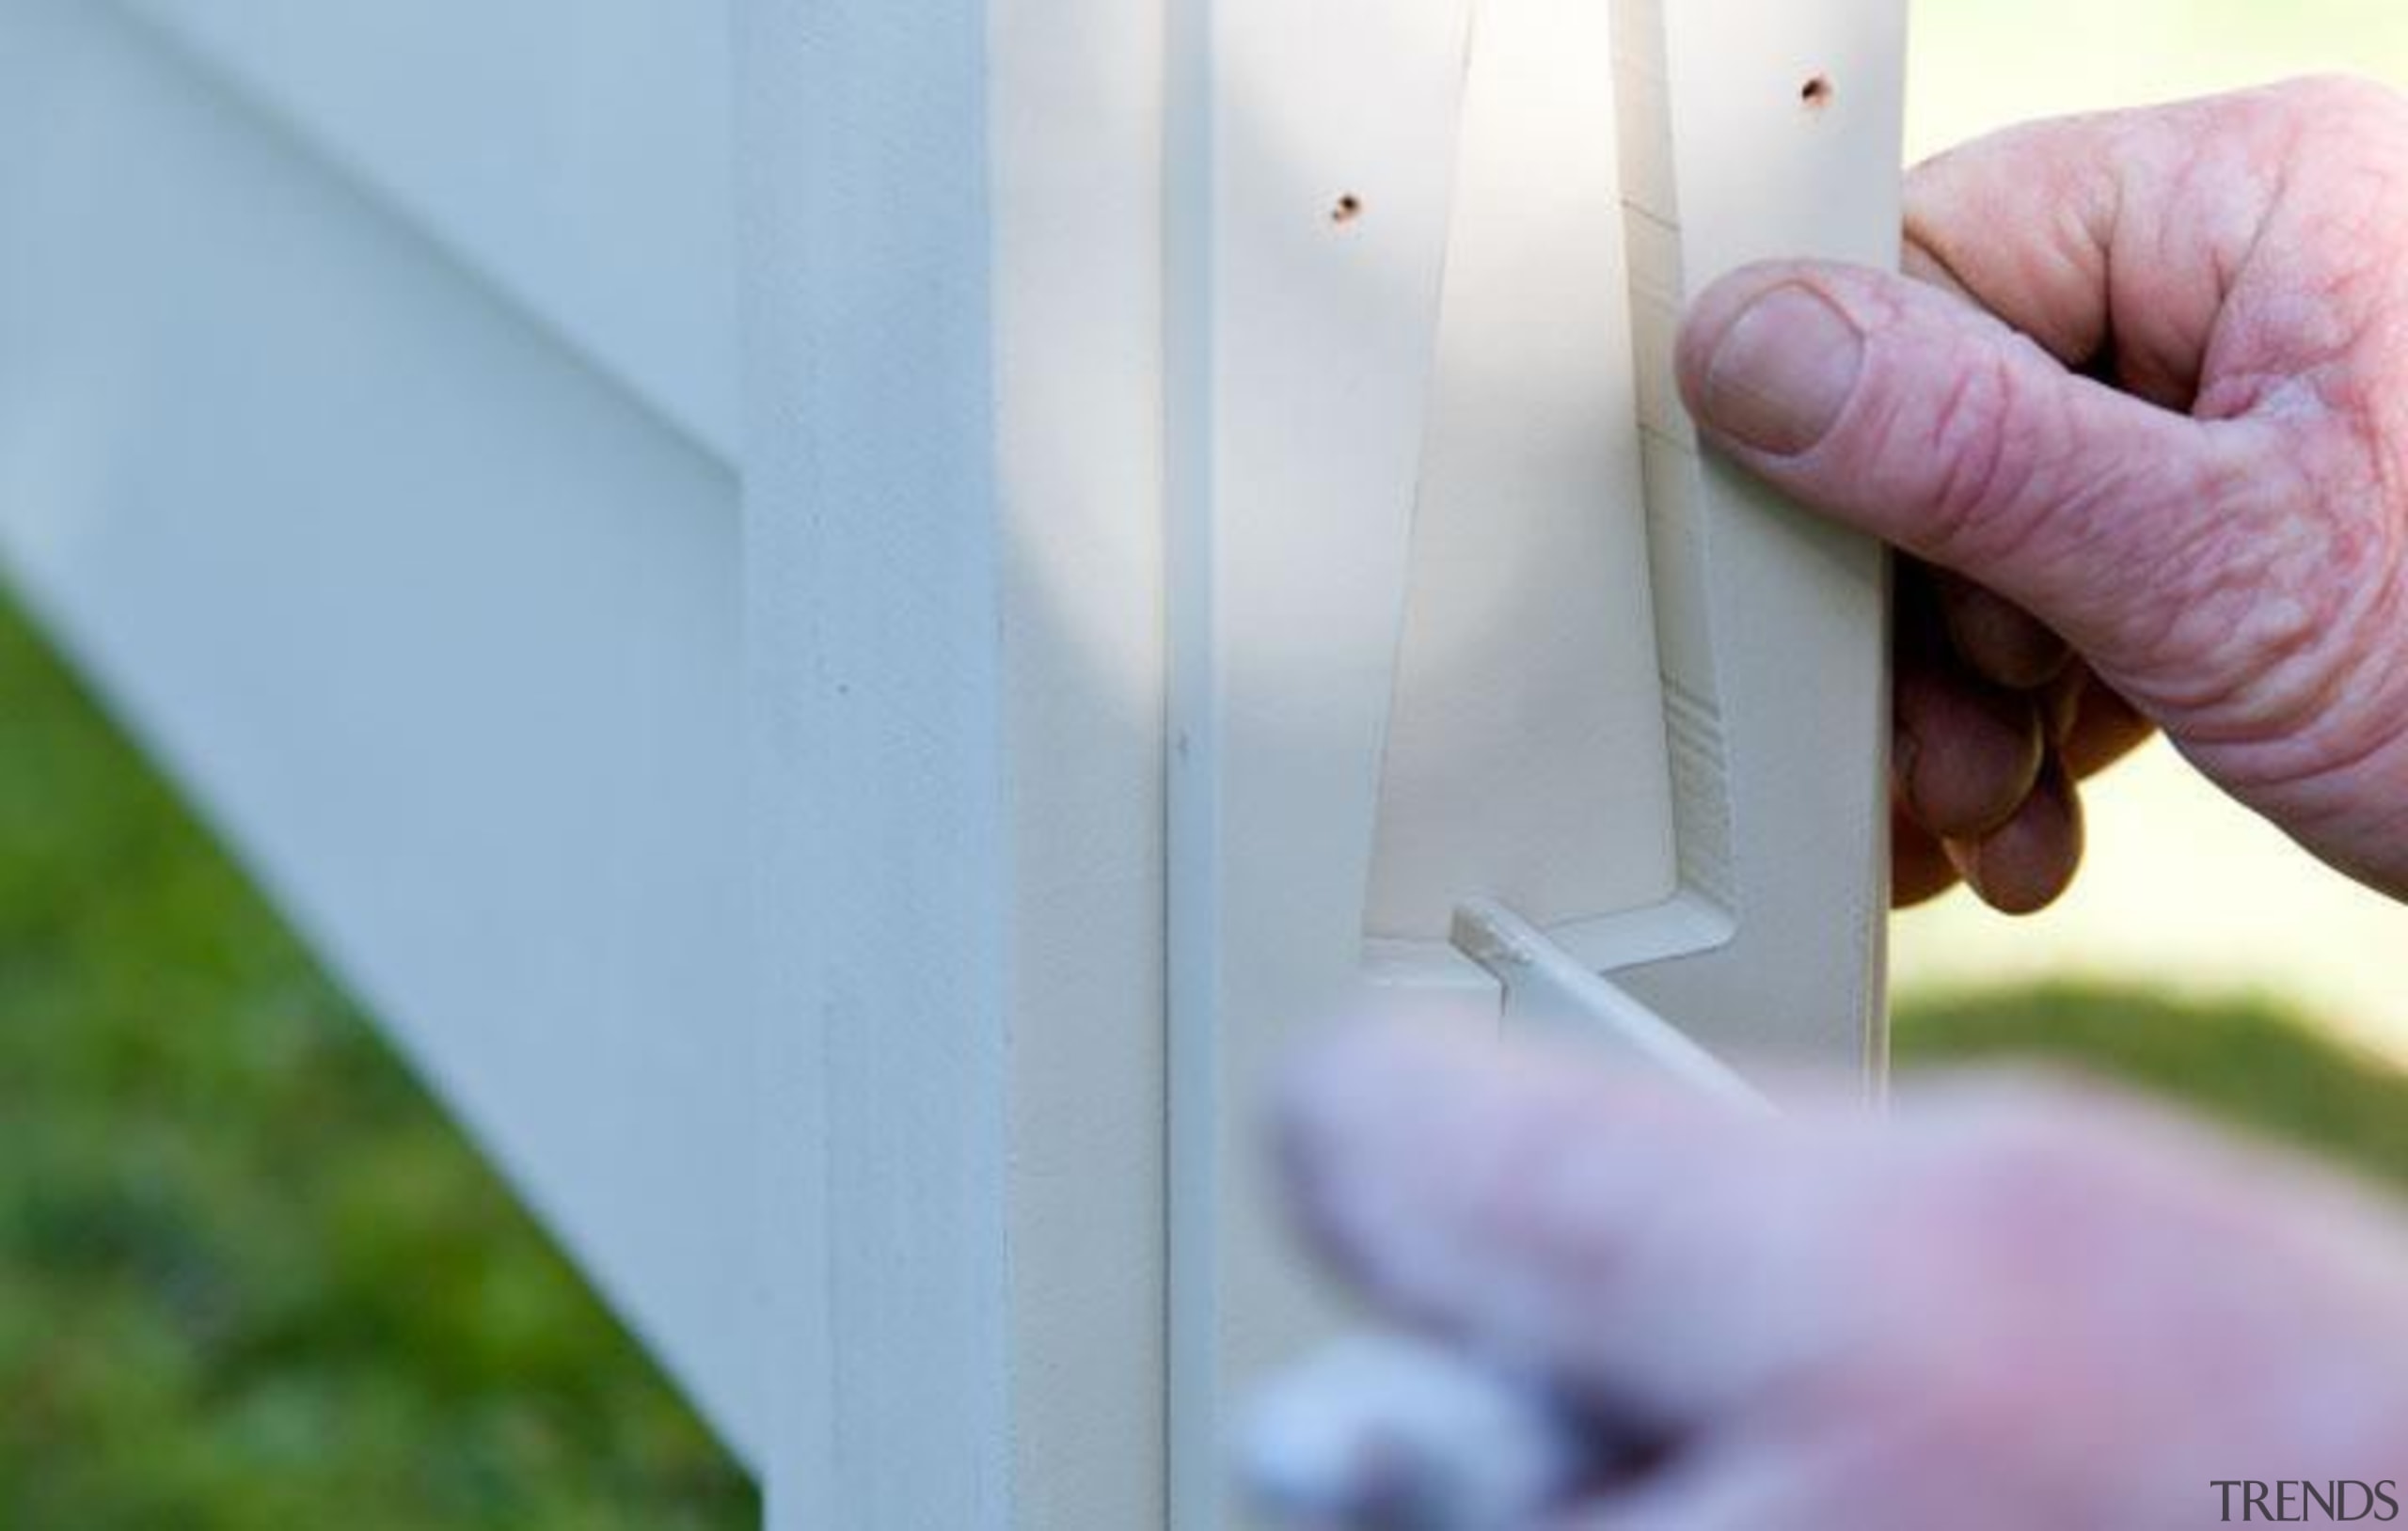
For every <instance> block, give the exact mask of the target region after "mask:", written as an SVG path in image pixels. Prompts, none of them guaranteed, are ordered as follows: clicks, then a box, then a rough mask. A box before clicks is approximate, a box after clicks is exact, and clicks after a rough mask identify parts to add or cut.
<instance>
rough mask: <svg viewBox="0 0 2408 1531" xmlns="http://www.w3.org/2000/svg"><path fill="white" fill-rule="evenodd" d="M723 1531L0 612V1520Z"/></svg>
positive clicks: (479, 1198) (98, 721)
mask: <svg viewBox="0 0 2408 1531" xmlns="http://www.w3.org/2000/svg"><path fill="white" fill-rule="evenodd" d="M754 1523H757V1521H756V1518H755V1512H754V1509H753V1494H752V1491H751V1489H750V1487H749V1486H748V1485H747V1484H746V1482H745V1481H744V1479H743V1476H742V1475H741V1474H740V1473H738V1472H737V1469H736V1468H735V1467H734V1466H733V1465H732V1464H731V1463H730V1462H729V1460H727V1459H726V1457H725V1455H724V1454H723V1453H722V1452H721V1450H720V1449H719V1448H718V1446H717V1445H716V1444H714V1443H713V1442H712V1441H711V1439H710V1438H709V1437H708V1435H707V1434H706V1433H705V1431H704V1430H703V1428H701V1426H700V1425H698V1424H697V1423H696V1421H695V1420H694V1418H693V1417H692V1415H691V1414H689V1413H688V1411H687V1410H686V1408H685V1407H684V1406H683V1404H682V1403H680V1402H679V1400H678V1399H677V1398H676V1397H675V1396H674V1395H673V1393H672V1392H671V1391H670V1389H669V1388H668V1386H667V1384H666V1383H664V1382H663V1381H661V1380H660V1378H659V1377H658V1375H657V1373H656V1372H655V1371H654V1370H653V1369H652V1368H651V1366H650V1365H649V1364H648V1363H647V1362H646V1360H645V1359H644V1357H643V1356H642V1354H641V1353H640V1352H639V1351H638V1350H637V1349H636V1348H635V1346H634V1344H633V1343H632V1342H631V1341H630V1340H629V1339H628V1338H627V1336H626V1334H624V1333H623V1332H622V1331H621V1330H620V1329H619V1328H618V1327H617V1326H616V1325H615V1324H614V1323H613V1322H612V1320H611V1319H610V1318H609V1316H608V1315H606V1314H605V1313H604V1312H603V1310H602V1309H601V1307H600V1306H599V1305H598V1304H597V1303H596V1302H595V1301H594V1298H593V1296H592V1295H591V1294H590V1293H588V1291H587V1290H586V1289H585V1288H584V1287H583V1286H580V1285H579V1283H578V1278H577V1277H576V1276H575V1275H574V1274H573V1273H572V1271H571V1270H570V1269H569V1267H568V1266H567V1265H566V1264H565V1262H563V1261H562V1258H561V1257H560V1256H559V1255H557V1254H556V1253H555V1252H554V1251H553V1250H552V1248H551V1247H550V1245H549V1244H548V1243H547V1242H546V1240H545V1239H544V1237H543V1236H542V1234H541V1233H540V1232H539V1231H538V1230H537V1229H536V1228H535V1226H534V1225H533V1224H532V1223H531V1222H530V1221H529V1220H528V1218H527V1217H526V1216H525V1215H524V1214H523V1213H522V1212H520V1211H519V1210H518V1208H517V1207H515V1204H514V1203H513V1202H512V1200H511V1198H510V1196H509V1194H508V1192H506V1191H505V1190H504V1189H503V1188H502V1187H501V1186H500V1185H499V1183H498V1182H497V1181H496V1180H495V1178H494V1177H493V1176H492V1174H491V1172H489V1171H488V1170H487V1169H486V1168H485V1167H484V1166H483V1164H482V1163H481V1162H480V1161H479V1160H478V1158H477V1156H476V1154H475V1153H474V1151H473V1150H471V1149H470V1148H469V1147H468V1145H467V1144H466V1143H465V1142H463V1141H462V1140H461V1138H460V1137H459V1136H458V1135H457V1134H456V1133H455V1132H454V1131H453V1130H452V1129H451V1128H450V1127H449V1125H448V1124H447V1123H446V1122H445V1121H444V1119H443V1118H442V1117H441V1115H440V1114H439V1113H438V1112H437V1111H436V1108H435V1106H434V1105H433V1104H432V1103H431V1102H430V1101H429V1100H428V1099H427V1098H426V1097H425V1096H424V1095H423V1094H421V1092H420V1090H419V1088H418V1087H417V1085H416V1084H415V1083H414V1082H413V1081H411V1079H410V1078H409V1077H408V1076H407V1075H406V1074H405V1073H404V1071H403V1070H402V1068H401V1067H400V1066H399V1065H398V1064H397V1063H396V1062H395V1061H394V1059H393V1058H392V1057H391V1056H390V1055H389V1054H388V1052H387V1051H386V1050H385V1049H384V1048H383V1046H382V1045H381V1044H380V1043H379V1042H378V1041H377V1040H376V1037H375V1034H373V1033H372V1031H371V1030H370V1029H369V1028H368V1027H367V1026H366V1025H365V1024H363V1023H362V1021H361V1019H360V1018H359V1016H358V1015H357V1014H356V1012H355V1011H354V1010H353V1008H352V1007H351V1006H350V1005H349V1004H347V1003H346V1002H344V1000H343V999H342V997H341V995H340V994H339V993H337V992H336V990H335V989H334V988H333V987H332V986H330V985H329V984H328V983H327V982H326V980H325V978H324V977H323V976H322V975H321V974H320V973H319V972H318V971H316V970H315V969H314V968H313V967H312V966H311V965H310V962H309V959H308V957H307V956H306V955H304V954H303V953H302V952H301V951H300V950H299V948H298V947H297V946H296V945H295V944H294V942H293V939H291V937H289V936H288V935H287V934H286V933H285V932H284V930H283V929H282V927H281V926H280V925H279V924H278V923H277V920H276V919H275V917H274V916H273V915H272V914H271V913H270V911H269V910H268V909H267V908H264V907H263V906H262V905H261V901H260V900H259V898H258V897H257V896H256V895H255V894H254V893H252V892H250V890H249V889H248V888H247V887H246V884H245V883H244V881H243V879H242V877H241V876H240V875H239V874H238V873H237V872H236V871H235V870H234V869H233V868H232V867H231V866H230V864H229V863H228V861H227V860H226V859H225V858H224V857H223V856H222V855H220V854H219V853H218V852H217V851H216V850H215V849H214V847H213V846H212V844H211V843H210V842H209V840H208V839H207V838H206V837H205V836H204V835H203V834H202V833H201V832H200V831H199V830H198V829H197V828H196V827H195V825H194V824H193V822H192V820H191V819H190V817H189V816H188V815H187V814H186V813H184V812H183V811H182V808H181V806H180V805H179V804H178V803H177V801H176V800H175V799H174V798H173V797H171V796H170V795H169V794H168V793H167V791H166V789H165V788H164V787H163V786H162V785H161V784H160V783H159V781H157V779H156V778H155V777H153V776H152V775H151V774H150V772H149V771H148V770H147V769H146V768H145V767H144V766H143V765H141V763H140V762H139V761H138V759H137V758H136V757H135V755H134V754H133V753H132V752H131V751H130V750H128V748H127V747H126V746H125V745H124V743H123V742H121V741H120V739H119V737H118V736H117V735H116V734H114V732H113V731H112V730H111V729H110V728H109V727H108V725H107V724H106V723H105V722H104V721H103V719H102V718H101V717H100V716H99V714H98V713H97V712H96V711H95V709H94V708H93V707H92V706H91V705H90V703H89V702H88V701H87V699H86V698H85V696H84V695H83V694H82V693H81V692H80V691H79V690H78V689H77V688H76V687H75V686H74V685H73V684H72V683H71V681H70V680H69V679H68V678H67V676H66V675H65V674H64V673H63V672H62V671H61V670H60V669H59V668H58V667H57V666H56V665H55V664H54V663H53V662H52V661H51V660H50V659H49V658H48V657H47V656H46V655H45V654H44V653H43V651H42V650H41V648H40V645H39V644H38V643H37V642H36V641H35V639H33V637H32V636H31V635H30V634H29V633H28V632H27V631H26V629H25V627H24V624H23V623H22V622H21V621H20V620H19V619H18V618H17V617H16V616H14V615H13V614H12V613H11V612H10V611H8V609H7V608H5V606H0V1527H6V1528H8V1531H118V1528H124V1531H163V1528H167V1527H175V1528H178V1531H219V1528H224V1531H286V1528H293V1531H301V1528H316V1527H342V1528H344V1531H388V1528H389V1531H403V1528H412V1531H416V1528H424V1527H444V1528H451V1527H465V1528H471V1531H482V1528H487V1527H490V1528H493V1531H503V1528H508V1531H612V1528H618V1527H626V1528H629V1531H634V1528H638V1527H642V1528H645V1531H656V1528H670V1531H703V1528H706V1527H707V1528H717V1527H737V1526H748V1525H752V1524H754Z"/></svg>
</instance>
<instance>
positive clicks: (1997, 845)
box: [1946, 760, 2083, 916]
mask: <svg viewBox="0 0 2408 1531" xmlns="http://www.w3.org/2000/svg"><path fill="white" fill-rule="evenodd" d="M1946 845H1947V851H1948V857H1949V860H1951V861H1952V862H1953V863H1954V864H1955V866H1956V868H1957V873H1958V875H1959V876H1963V877H1964V879H1965V881H1966V883H1967V884H1968V885H1970V886H1971V887H1972V890H1973V891H1974V892H1976V893H1977V894H1979V895H1980V897H1981V899H1982V902H1984V903H1985V904H1988V906H1989V907H1990V908H1994V909H1996V910H1998V911H1999V912H2000V913H2001V914H2009V915H2017V916H2023V915H2032V914H2037V913H2039V912H2040V911H2041V910H2043V909H2046V908H2049V907H2050V906H2051V905H2052V904H2054V903H2055V902H2056V901H2057V900H2058V899H2060V898H2062V897H2064V896H2065V893H2066V891H2067V889H2068V888H2070V887H2071V886H2072V885H2073V879H2074V875H2075V873H2076V872H2077V871H2079V870H2080V868H2081V865H2082V852H2083V816H2082V798H2081V795H2080V792H2079V791H2078V789H2077V788H2076V787H2075V786H2074V784H2073V781H2072V779H2071V778H2070V777H2069V776H2068V775H2067V773H2066V770H2065V768H2064V766H2063V765H2060V764H2058V763H2057V762H2055V761H2054V760H2052V762H2051V763H2050V767H2049V769H2048V771H2047V772H2046V773H2045V774H2044V775H2043V776H2042V778H2041V781H2040V784H2039V785H2038V787H2037V788H2036V789H2035V790H2034V792H2033V793H2032V795H2031V796H2030V797H2027V798H2026V799H2025V800H2024V802H2023V805H2022V806H2021V807H2020V808H2019V809H2018V810H2017V811H2016V813H2015V816H2014V817H2012V818H2010V819H2008V820H2007V821H2006V822H2005V823H2004V824H2003V825H2001V826H2000V827H1999V828H1998V829H1994V830H1992V831H1991V832H1990V833H1988V834H1987V835H1984V836H1982V837H1981V838H1979V839H1978V840H1951V841H1948V842H1947V843H1946Z"/></svg>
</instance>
